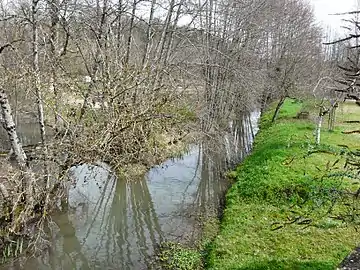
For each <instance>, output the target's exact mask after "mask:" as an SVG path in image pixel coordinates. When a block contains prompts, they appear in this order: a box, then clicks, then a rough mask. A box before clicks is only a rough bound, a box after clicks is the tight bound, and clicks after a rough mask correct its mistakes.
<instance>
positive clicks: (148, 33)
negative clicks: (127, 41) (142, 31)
mask: <svg viewBox="0 0 360 270" xmlns="http://www.w3.org/2000/svg"><path fill="white" fill-rule="evenodd" d="M155 5H156V0H152V1H151V8H150V16H149V21H148V26H147V29H146V43H145V49H144V55H143V59H142V65H143V67H146V66H147V65H148V61H149V54H150V41H151V36H152V30H151V28H152V27H153V19H154V11H155Z"/></svg>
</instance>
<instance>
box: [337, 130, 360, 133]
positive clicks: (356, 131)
mask: <svg viewBox="0 0 360 270" xmlns="http://www.w3.org/2000/svg"><path fill="white" fill-rule="evenodd" d="M341 133H342V134H354V133H360V130H351V131H342V132H341Z"/></svg>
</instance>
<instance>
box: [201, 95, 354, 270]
mask: <svg viewBox="0 0 360 270" xmlns="http://www.w3.org/2000/svg"><path fill="white" fill-rule="evenodd" d="M304 107H309V108H312V115H311V117H310V118H311V119H314V118H315V117H316V109H315V108H313V106H311V105H309V104H304V103H301V102H295V101H292V100H287V101H286V102H285V104H284V106H283V108H282V109H281V111H280V114H279V118H278V120H277V122H276V123H274V124H271V123H270V121H269V120H270V119H271V116H272V112H273V111H272V110H269V111H268V112H267V113H265V114H264V115H263V116H262V118H261V123H260V126H261V131H260V133H259V134H258V136H257V138H256V140H255V144H254V149H253V153H252V154H251V155H250V156H249V157H248V158H247V159H246V160H245V161H244V162H243V163H242V164H241V165H239V166H238V168H237V169H236V170H235V171H234V172H232V173H231V174H230V175H231V176H232V177H233V178H234V179H235V180H236V182H235V184H234V185H233V186H232V187H231V188H230V190H229V192H228V194H227V197H226V201H227V202H226V209H225V212H224V217H223V220H222V222H221V225H220V232H219V234H218V235H217V237H216V238H215V240H214V241H212V243H211V244H210V245H208V254H207V257H206V267H207V268H208V269H224V270H225V269H335V268H336V266H337V265H338V264H339V263H340V262H341V261H342V260H343V258H344V257H345V256H346V255H347V254H348V253H349V252H350V251H351V250H352V249H353V248H354V247H355V246H356V245H357V244H359V242H360V236H359V234H358V232H357V225H358V220H357V216H358V214H359V212H357V211H358V208H356V207H355V206H356V205H357V204H358V202H357V201H354V199H353V198H352V197H351V196H346V195H344V193H343V192H344V191H350V190H357V189H358V188H359V181H358V180H357V179H354V178H352V177H346V176H344V173H343V172H344V164H345V157H344V155H345V154H344V153H345V152H346V151H345V150H346V149H344V148H343V146H339V145H347V146H348V147H350V148H352V149H356V148H360V140H359V139H360V135H359V134H349V135H345V134H342V133H341V131H344V130H353V129H358V128H359V124H356V123H355V124H354V123H353V124H347V123H344V121H345V120H360V107H358V106H356V105H355V104H353V103H346V104H342V105H341V106H340V108H339V109H338V112H337V125H336V129H335V130H334V131H332V132H329V131H328V130H327V126H326V123H325V125H324V126H323V129H322V134H321V145H320V146H315V145H314V135H313V132H314V129H315V124H314V121H312V120H310V119H309V120H300V119H295V118H294V117H295V116H296V114H297V112H298V111H300V110H301V109H302V108H304Z"/></svg>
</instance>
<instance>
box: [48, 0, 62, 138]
mask: <svg viewBox="0 0 360 270" xmlns="http://www.w3.org/2000/svg"><path fill="white" fill-rule="evenodd" d="M49 6H50V20H51V26H50V61H51V65H50V66H51V67H50V69H51V70H50V73H51V74H50V76H51V77H50V90H51V92H52V93H53V94H54V109H55V110H54V126H55V130H56V131H58V130H59V123H60V116H59V92H58V85H57V73H56V72H57V67H58V49H57V47H58V46H57V45H58V36H59V33H58V25H59V1H58V0H49Z"/></svg>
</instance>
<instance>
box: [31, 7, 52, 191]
mask: <svg viewBox="0 0 360 270" xmlns="http://www.w3.org/2000/svg"><path fill="white" fill-rule="evenodd" d="M38 2H39V1H38V0H33V1H32V6H31V10H32V13H31V19H32V31H33V33H32V35H33V36H32V38H33V40H32V45H33V47H32V56H33V59H32V61H33V63H32V64H33V72H34V82H33V86H34V89H35V93H36V103H37V109H38V120H39V126H40V136H41V143H42V146H43V156H44V158H43V159H44V171H45V175H46V177H45V178H46V179H45V182H46V184H48V177H49V170H48V166H47V159H48V150H47V145H46V134H45V121H44V107H43V101H42V93H41V89H40V74H39V34H38V21H37V19H38V18H37V10H38V6H37V5H38Z"/></svg>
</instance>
